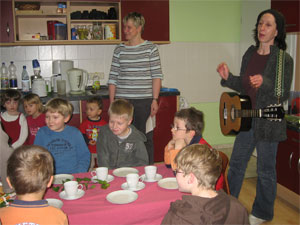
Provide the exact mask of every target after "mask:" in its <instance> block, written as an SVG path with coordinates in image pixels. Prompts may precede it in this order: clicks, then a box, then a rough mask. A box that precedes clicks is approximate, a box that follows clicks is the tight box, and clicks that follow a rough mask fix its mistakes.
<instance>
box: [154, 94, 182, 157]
mask: <svg viewBox="0 0 300 225" xmlns="http://www.w3.org/2000/svg"><path fill="white" fill-rule="evenodd" d="M176 111H177V96H160V97H159V109H158V112H157V114H156V127H155V128H154V132H153V142H154V161H155V162H161V161H163V160H164V149H165V146H166V145H167V144H168V142H169V141H170V140H171V139H172V134H171V124H172V123H173V119H174V115H175V113H176Z"/></svg>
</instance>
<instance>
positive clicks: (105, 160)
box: [96, 99, 149, 169]
mask: <svg viewBox="0 0 300 225" xmlns="http://www.w3.org/2000/svg"><path fill="white" fill-rule="evenodd" d="M108 115H109V122H108V124H107V125H105V126H103V127H101V129H100V132H99V136H98V139H97V144H96V146H97V158H98V165H99V166H104V167H108V168H109V169H115V168H119V167H135V166H145V165H148V164H149V159H148V153H147V150H146V147H145V144H144V142H146V140H147V139H146V136H145V135H144V134H143V133H142V132H140V131H139V130H137V129H136V128H135V127H134V126H133V125H131V122H132V118H133V105H132V104H131V103H130V102H128V101H127V100H125V99H117V100H115V101H114V102H113V103H112V104H111V105H110V107H109V109H108Z"/></svg>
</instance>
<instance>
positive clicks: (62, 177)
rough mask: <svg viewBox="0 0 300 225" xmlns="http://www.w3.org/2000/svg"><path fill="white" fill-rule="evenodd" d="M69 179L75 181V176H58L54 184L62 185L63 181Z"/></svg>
mask: <svg viewBox="0 0 300 225" xmlns="http://www.w3.org/2000/svg"><path fill="white" fill-rule="evenodd" d="M67 179H70V180H73V179H74V176H72V175H71V174H57V175H54V177H53V184H62V183H63V181H65V180H67Z"/></svg>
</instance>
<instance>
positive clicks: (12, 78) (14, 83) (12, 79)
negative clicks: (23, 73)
mask: <svg viewBox="0 0 300 225" xmlns="http://www.w3.org/2000/svg"><path fill="white" fill-rule="evenodd" d="M8 71H9V87H10V88H12V89H18V80H17V74H16V72H17V67H16V66H15V64H14V62H13V61H11V62H10V65H9V66H8Z"/></svg>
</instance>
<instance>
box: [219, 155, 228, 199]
mask: <svg viewBox="0 0 300 225" xmlns="http://www.w3.org/2000/svg"><path fill="white" fill-rule="evenodd" d="M218 152H219V155H220V156H221V157H222V171H221V173H222V174H223V176H224V186H223V189H224V191H225V192H226V193H227V194H229V195H230V190H229V185H228V180H227V168H228V162H229V159H228V157H227V155H226V154H225V153H224V152H221V151H218Z"/></svg>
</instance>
